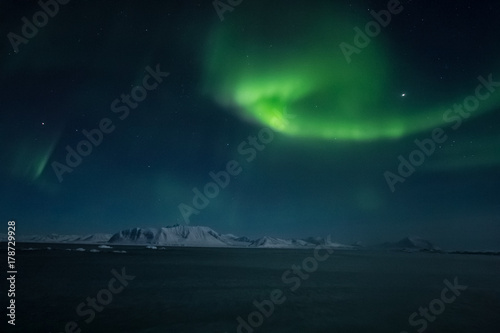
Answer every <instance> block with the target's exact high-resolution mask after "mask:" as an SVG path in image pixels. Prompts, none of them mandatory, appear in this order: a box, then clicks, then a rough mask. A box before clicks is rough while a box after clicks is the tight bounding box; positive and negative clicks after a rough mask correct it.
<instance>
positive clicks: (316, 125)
mask: <svg viewBox="0 0 500 333" xmlns="http://www.w3.org/2000/svg"><path fill="white" fill-rule="evenodd" d="M245 11H248V12H250V9H249V8H245ZM313 12H314V13H313ZM339 12H340V11H334V10H333V9H332V8H321V9H318V8H316V9H314V10H312V11H311V12H310V13H308V12H300V11H297V12H294V14H290V13H286V14H285V13H272V12H270V11H269V10H262V11H259V12H258V13H253V14H251V13H246V15H244V18H241V16H239V17H238V20H235V19H233V20H231V19H228V20H226V21H225V22H224V23H223V24H217V25H216V26H215V28H214V30H213V31H212V34H211V36H210V38H209V41H208V43H207V49H208V50H207V52H206V53H207V54H208V57H207V59H206V63H205V65H206V84H205V92H207V93H209V94H211V95H212V96H213V97H214V98H215V99H216V101H217V102H218V103H220V104H221V105H223V106H224V107H227V108H229V109H231V110H234V111H235V112H238V114H240V115H241V116H242V117H244V118H246V119H249V120H254V121H257V122H259V123H260V124H262V125H263V126H268V127H270V128H272V129H273V130H275V131H278V132H281V133H283V134H286V135H290V136H295V137H309V138H321V139H338V140H355V141H365V140H377V139H397V138H401V137H404V136H407V135H410V134H415V133H419V132H422V131H425V130H430V129H433V128H435V127H439V126H444V125H445V121H444V120H443V114H444V112H445V111H446V110H447V109H449V108H451V107H452V106H453V104H455V103H462V102H463V99H464V98H465V97H466V96H467V94H471V93H473V92H474V88H475V87H476V85H477V83H476V84H474V83H472V84H465V83H464V85H463V86H462V89H461V91H460V92H456V93H455V94H454V96H451V97H450V96H447V97H446V98H441V99H442V100H438V101H427V102H426V101H418V104H417V103H403V101H402V100H403V99H404V97H402V96H401V93H403V92H404V90H403V91H399V92H398V91H395V89H394V82H395V80H396V74H397V67H398V64H399V63H400V62H403V61H405V60H406V59H403V60H399V59H398V56H397V55H396V54H397V53H396V52H394V51H393V47H394V46H393V45H391V44H390V42H389V41H388V40H387V39H385V38H384V36H383V35H385V34H384V31H382V33H381V34H380V35H379V36H375V37H374V38H373V39H372V41H371V42H370V44H369V45H368V46H367V47H366V48H364V49H362V50H361V53H360V54H354V55H353V60H352V62H351V63H350V64H348V63H347V61H346V59H345V57H344V55H343V53H342V51H341V49H340V47H339V45H340V43H342V42H347V43H350V44H353V38H354V35H355V32H354V30H353V28H354V27H355V26H359V27H364V24H365V23H366V22H367V21H366V17H365V18H358V19H355V18H349V17H348V16H346V15H345V13H343V14H342V15H339V14H336V13H339ZM297 13H300V14H297ZM257 14H258V15H257ZM288 14H290V15H288ZM256 17H259V18H262V20H265V19H266V20H269V19H271V18H273V17H274V18H275V21H276V20H282V21H283V22H275V24H274V25H273V29H269V30H266V28H265V26H264V28H263V25H262V24H260V22H253V23H252V21H255V18H256ZM363 22H364V23H363ZM291 26H292V27H295V29H296V31H290V27H291ZM291 36H293V38H292V37H291ZM408 67H410V68H413V67H415V66H408ZM417 67H418V66H417ZM395 73H396V74H395ZM413 75H414V76H418V75H419V73H416V72H415V73H413ZM484 75H487V73H485V74H484ZM474 79H475V78H474ZM476 82H477V81H476ZM424 103H426V104H424ZM499 105H500V96H499V94H496V95H495V96H494V97H490V98H489V99H487V100H486V101H484V102H481V104H480V106H479V108H478V109H477V110H476V111H475V112H474V116H477V115H479V114H481V113H484V112H488V111H491V110H492V109H494V108H495V107H497V106H499ZM285 110H286V112H288V113H290V114H293V115H296V117H293V118H292V117H288V118H287V117H285V112H284V111H285Z"/></svg>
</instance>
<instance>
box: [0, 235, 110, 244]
mask: <svg viewBox="0 0 500 333" xmlns="http://www.w3.org/2000/svg"><path fill="white" fill-rule="evenodd" d="M110 238H111V235H110V234H92V235H86V236H81V235H59V234H48V235H16V241H17V242H25V243H77V244H80V243H82V244H85V243H89V244H95V243H106V242H107V241H108V240H109V239H110ZM0 241H2V242H6V241H7V235H5V234H0Z"/></svg>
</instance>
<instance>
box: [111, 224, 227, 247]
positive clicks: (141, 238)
mask: <svg viewBox="0 0 500 333" xmlns="http://www.w3.org/2000/svg"><path fill="white" fill-rule="evenodd" d="M229 239H230V237H221V235H220V234H218V233H217V232H215V231H214V230H212V229H210V228H209V227H191V226H181V225H176V226H172V227H165V228H144V229H143V228H133V229H125V230H122V231H120V232H118V233H116V234H114V235H113V236H112V237H111V238H110V240H109V243H115V244H128V245H132V244H134V245H137V244H153V245H165V246H205V247H221V246H222V247H225V246H230V245H232V244H230V243H229V242H228V240H229Z"/></svg>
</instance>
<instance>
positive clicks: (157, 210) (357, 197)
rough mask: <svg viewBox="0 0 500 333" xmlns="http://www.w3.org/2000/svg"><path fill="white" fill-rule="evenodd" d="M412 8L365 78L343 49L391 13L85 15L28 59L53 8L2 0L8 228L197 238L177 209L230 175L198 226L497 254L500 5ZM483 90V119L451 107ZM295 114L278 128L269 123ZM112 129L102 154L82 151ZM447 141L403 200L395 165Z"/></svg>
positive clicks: (113, 4)
mask: <svg viewBox="0 0 500 333" xmlns="http://www.w3.org/2000/svg"><path fill="white" fill-rule="evenodd" d="M403 6H404V11H402V12H401V13H400V14H397V15H394V16H393V17H392V21H391V23H390V24H389V25H388V26H387V27H386V28H384V29H383V30H382V31H381V32H380V33H379V34H378V35H377V36H375V37H373V38H372V40H371V42H370V45H369V46H368V47H366V50H365V49H362V48H361V49H360V51H361V52H360V53H359V54H358V53H354V54H353V55H352V58H353V62H352V63H350V64H349V63H348V62H347V61H345V62H344V59H343V57H342V49H341V48H339V45H340V43H342V42H347V43H350V44H353V43H354V42H353V38H354V37H355V30H353V29H352V28H354V26H356V25H359V26H360V27H363V26H364V24H365V23H367V22H369V21H370V20H373V16H371V15H370V11H371V10H375V11H379V10H383V9H385V8H387V2H386V1H345V3H342V4H340V5H336V6H335V8H333V7H332V6H331V5H329V4H328V2H325V1H315V2H313V3H307V4H306V3H304V4H289V3H288V2H286V1H278V2H276V3H274V2H273V4H269V3H268V2H265V3H264V2H261V1H258V2H255V3H253V2H246V1H244V2H242V3H241V4H240V5H238V6H236V7H235V8H234V10H233V11H232V12H229V11H228V12H225V13H224V21H221V20H220V18H219V16H218V15H217V12H216V10H215V8H214V6H213V4H212V2H211V1H149V2H147V4H146V3H143V2H138V1H106V2H105V3H102V2H93V1H71V2H69V3H68V4H66V5H59V7H60V8H59V11H58V13H57V14H55V15H54V17H51V18H49V19H48V23H47V24H46V25H45V26H43V27H40V28H39V31H38V32H37V33H36V35H35V36H33V37H32V38H27V39H26V40H27V42H26V43H20V44H18V45H17V47H18V50H17V51H18V52H14V49H15V47H13V44H12V43H11V40H12V38H10V40H9V37H8V34H9V33H10V32H12V33H15V34H16V35H18V36H22V27H23V24H24V23H23V21H22V18H23V17H27V18H28V19H29V20H30V21H32V20H33V14H35V13H36V12H37V11H40V10H41V9H40V6H39V5H38V4H37V3H36V2H35V1H23V2H20V1H5V2H2V4H1V5H0V9H1V10H0V12H1V14H0V15H1V17H0V27H1V30H2V32H3V35H4V38H3V43H2V44H1V45H0V66H1V73H2V76H1V78H0V88H1V89H0V92H1V93H0V94H1V101H2V103H1V104H2V109H1V111H0V140H1V143H2V145H1V148H0V159H1V161H2V163H1V165H0V183H1V184H2V186H1V188H0V212H1V218H2V219H3V220H4V221H8V220H9V219H15V220H16V222H17V224H16V225H17V226H18V230H17V233H18V234H37V233H52V232H55V233H96V232H107V233H114V232H116V231H118V230H120V229H125V228H129V227H136V226H141V227H150V226H152V227H160V226H166V225H172V224H176V223H179V224H185V223H187V221H186V219H184V218H183V215H182V213H181V211H180V209H179V205H180V204H185V205H186V206H190V207H191V209H193V210H192V212H194V210H195V209H197V208H196V207H195V205H194V204H193V196H194V195H195V192H193V188H198V189H199V190H200V191H201V192H203V190H204V187H205V185H206V184H207V183H209V182H213V179H212V178H211V176H210V175H209V173H210V172H213V173H217V172H219V171H221V170H226V171H225V172H227V169H228V163H230V164H231V163H232V164H231V165H232V170H233V171H234V174H230V173H227V174H223V176H220V177H222V178H221V179H219V181H220V182H222V183H223V185H224V186H225V187H224V188H220V186H219V188H217V190H216V191H217V193H213V192H209V194H208V196H210V195H211V194H210V193H212V194H213V198H208V199H207V200H209V204H208V205H207V206H206V207H202V206H204V203H203V199H200V200H201V201H200V205H201V206H200V207H198V209H197V214H196V213H193V214H188V215H190V217H189V224H190V225H206V226H209V227H212V228H213V229H214V230H216V231H218V232H222V233H234V234H239V235H246V236H249V237H260V236H262V235H270V236H279V237H302V236H304V237H306V236H310V235H322V236H326V235H328V234H331V235H332V239H334V240H337V241H339V242H355V241H359V240H361V241H363V242H365V243H376V242H383V241H386V240H396V239H399V238H402V237H404V236H406V235H420V236H422V237H424V238H427V239H429V240H431V241H433V242H435V243H437V244H438V245H440V246H442V247H444V248H466V249H470V248H481V249H483V248H486V249H500V238H499V235H500V204H499V201H498V198H500V193H499V192H500V190H499V184H500V174H499V163H500V158H499V155H498V151H499V148H500V140H499V136H498V124H499V123H500V118H499V115H498V114H499V113H498V111H499V106H500V102H499V101H500V96H499V95H500V88H498V89H499V91H498V92H496V90H495V88H496V86H495V83H490V85H489V86H484V82H483V81H481V80H478V77H479V76H482V77H483V78H484V79H485V80H486V81H488V78H489V76H491V78H492V81H493V82H497V81H496V80H497V79H498V81H500V64H499V61H498V57H497V55H498V54H499V53H498V51H499V50H500V47H499V46H500V45H499V43H498V38H497V32H498V31H499V28H500V26H499V24H500V23H499V21H498V19H497V17H498V13H499V10H500V6H499V5H498V4H497V3H496V2H493V1H484V2H480V3H478V2H473V1H444V2H439V3H431V2H429V3H427V4H425V3H420V2H417V3H414V2H409V3H406V2H404V3H403ZM318 13H321V16H318ZM329 15H331V18H330V17H329ZM339 17H349V19H347V18H346V19H345V20H346V21H342V22H340V19H339ZM336 19H338V21H335V20H336ZM308 27H313V28H311V29H308ZM325 29H326V30H325ZM325 31H327V32H328V33H329V34H331V40H326V39H324V36H323V33H324V32H325ZM11 37H12V35H11ZM353 45H354V44H353ZM267 49H269V50H272V51H269V53H266V52H267V51H266V50H267ZM291 50H293V52H292V51H291ZM331 50H333V51H332V52H334V54H333V53H332V59H331V62H332V63H331V66H330V65H329V64H328V63H326V62H328V61H330V60H328V57H329V56H328V57H327V56H325V53H326V52H327V51H328V52H330V51H331ZM245 57H248V58H249V59H250V60H246V59H244V58H245ZM325 59H326V60H325ZM339 59H340V60H339ZM381 61H382V62H381ZM242 64H248V66H249V67H248V69H242V68H241V66H242ZM323 65H325V66H326V67H322V66H323ZM349 66H350V67H349ZM299 67H300V68H299ZM322 68H331V69H332V74H331V75H332V76H331V77H330V76H328V75H330V74H325V76H324V78H323V77H321V78H320V76H321V75H318V73H320V74H321V69H322ZM154 72H156V74H154ZM160 72H161V73H160ZM159 73H160V74H159ZM166 73H168V75H167V74H166ZM263 73H264V74H263ZM336 73H337V74H336ZM348 74H349V75H348ZM332 78H333V81H332ZM294 80H296V82H298V83H297V87H299V88H297V87H296V88H290V89H291V90H290V91H292V92H291V93H288V94H287V95H286V96H285V95H283V94H284V93H283V91H284V90H285V89H287V88H286V87H288V85H290V86H293V82H295V81H294ZM156 83H158V84H156ZM481 84H483V88H481V90H480V91H481V92H482V93H483V95H481V96H484V94H486V93H488V98H485V99H484V101H483V100H481V105H480V107H479V108H478V110H477V111H471V112H468V113H467V112H465V111H461V112H462V113H460V112H459V111H454V110H453V107H454V104H456V103H459V104H460V103H464V98H466V97H468V96H476V95H475V94H476V87H477V86H478V85H481ZM135 87H138V88H135ZM489 89H491V90H489ZM306 90H307V91H306ZM375 91H376V94H375ZM273 94H274V95H273ZM403 94H404V96H403ZM126 95H133V96H135V98H136V100H137V101H138V100H141V101H138V102H137V104H135V102H134V101H133V99H134V97H131V99H128V102H127V97H126ZM124 96H125V97H124ZM255 96H258V98H259V99H258V100H257V102H256V101H255V100H252V98H257V97H255ZM364 96H367V97H366V99H365V97H364ZM375 98H376V101H375ZM476 98H478V97H476ZM142 99H143V100H142ZM372 99H373V105H372V104H367V103H369V102H370V101H371V100H372ZM249 100H251V102H248V101H249ZM115 101H116V102H115ZM469 101H471V100H469ZM471 103H472V102H471ZM284 104H285V106H286V110H284V111H283V112H284V113H281V114H279V115H278V117H284V118H285V119H284V120H283V119H281V118H280V120H279V121H280V123H276V121H278V120H276V118H272V119H270V118H269V117H268V112H274V111H273V110H274V108H275V107H277V106H283V105H284ZM304 105H306V106H307V112H305V111H304V109H305V107H304ZM332 105H334V106H335V108H334V110H332V109H328V107H329V106H332ZM367 105H368V106H369V107H367ZM322 107H323V109H321V108H322ZM270 110H271V111H270ZM447 110H452V111H450V113H449V114H448V121H446V120H443V117H444V115H445V114H446V112H447ZM469 113H470V114H471V116H470V117H469V116H468V114H469ZM464 114H466V115H467V116H463V115H464ZM457 115H460V119H461V120H460V124H458V121H459V120H457V118H456V117H457ZM266 117H267V118H266ZM287 117H288V118H287ZM452 117H455V118H452ZM436 119H438V121H436ZM453 125H455V127H456V129H455V128H453V127H452V126H453ZM97 128H100V133H102V138H101V135H100V134H95V133H97V132H96V131H94V132H92V133H94V136H93V140H94V141H95V142H97V143H98V145H97V146H95V145H94V144H88V143H82V142H83V141H85V140H87V141H88V142H90V141H89V139H87V138H86V137H85V135H84V134H83V133H84V132H85V131H87V132H91V131H92V130H94V129H97ZM439 128H441V129H442V131H443V133H444V134H443V135H446V139H445V140H442V141H443V142H437V141H434V144H435V149H433V151H432V153H430V154H428V155H425V156H424V153H425V152H424V153H414V155H412V156H413V158H414V159H416V160H418V159H419V158H421V157H422V156H424V160H423V162H422V163H421V165H418V166H417V167H415V171H414V173H413V174H411V175H410V176H408V177H404V178H407V179H406V180H405V181H404V182H395V183H393V184H395V185H394V189H395V191H394V192H393V191H391V186H390V185H389V184H388V182H387V179H386V178H387V174H386V172H387V171H390V172H391V173H392V175H394V176H397V177H402V176H401V174H398V165H399V163H400V160H398V156H400V155H401V156H402V157H404V158H405V159H406V160H409V159H410V154H411V153H412V152H413V151H415V150H418V146H417V145H416V144H415V140H416V139H418V140H420V141H422V140H425V139H429V138H432V137H433V131H434V130H435V129H439ZM103 131H104V132H105V131H107V132H109V133H103ZM327 133H336V134H332V135H331V136H329V135H327ZM393 133H395V134H393ZM443 135H441V139H442V138H443ZM438 141H439V140H438ZM426 142H428V141H426ZM67 147H70V149H73V150H75V151H77V150H78V147H79V148H80V152H83V153H84V154H88V155H87V156H82V157H81V162H80V163H78V160H75V161H74V163H75V166H74V167H72V168H71V169H72V171H71V172H62V173H61V174H60V176H61V179H62V181H60V179H58V176H57V174H56V172H55V171H54V162H57V163H60V164H59V167H60V166H61V165H66V168H69V166H68V165H67V161H66V155H67V153H68V150H67ZM90 149H92V151H91V152H90ZM80 155H81V154H80ZM231 161H236V162H231ZM236 163H237V164H236ZM418 164H420V163H418ZM60 170H63V169H60ZM64 170H66V171H67V170H68V169H64ZM237 171H239V172H237ZM226 175H229V178H226ZM227 179H229V182H228V183H227ZM392 179H393V180H394V179H395V178H392ZM400 179H401V178H400ZM225 183H227V186H226V184H225ZM209 187H210V186H209ZM211 190H214V187H213V186H212V187H211V188H209V189H208V191H211ZM205 201H206V200H205ZM205 203H206V202H205ZM186 206H184V208H185V207H186ZM185 212H186V211H185ZM185 214H186V213H185Z"/></svg>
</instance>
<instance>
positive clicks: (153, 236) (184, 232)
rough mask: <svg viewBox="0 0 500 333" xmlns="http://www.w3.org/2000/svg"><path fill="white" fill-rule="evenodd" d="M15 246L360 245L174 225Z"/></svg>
mask: <svg viewBox="0 0 500 333" xmlns="http://www.w3.org/2000/svg"><path fill="white" fill-rule="evenodd" d="M0 241H1V242H6V241H7V235H5V234H0ZM16 241H17V242H26V243H74V244H116V245H146V246H147V245H151V246H187V247H250V248H313V247H315V246H317V245H324V246H327V247H330V248H336V249H359V248H361V247H362V246H360V245H346V244H341V243H335V242H332V241H331V240H330V237H327V238H324V237H308V238H304V239H282V238H276V237H269V236H264V237H261V238H258V239H255V240H251V239H249V238H247V237H239V236H235V235H232V234H220V233H218V232H216V231H214V230H213V229H211V228H209V227H204V226H182V225H174V226H167V227H162V228H131V229H124V230H121V231H119V232H117V233H115V234H113V235H111V234H91V235H85V236H80V235H58V234H49V235H44V236H39V235H32V236H19V235H18V236H16ZM377 248H381V249H390V250H402V251H409V252H413V251H432V252H434V251H439V248H437V247H435V246H434V245H433V244H432V243H430V242H429V241H427V240H424V239H421V238H418V237H407V238H404V239H402V240H400V241H399V242H396V243H384V244H382V245H380V246H378V247H377Z"/></svg>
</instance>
